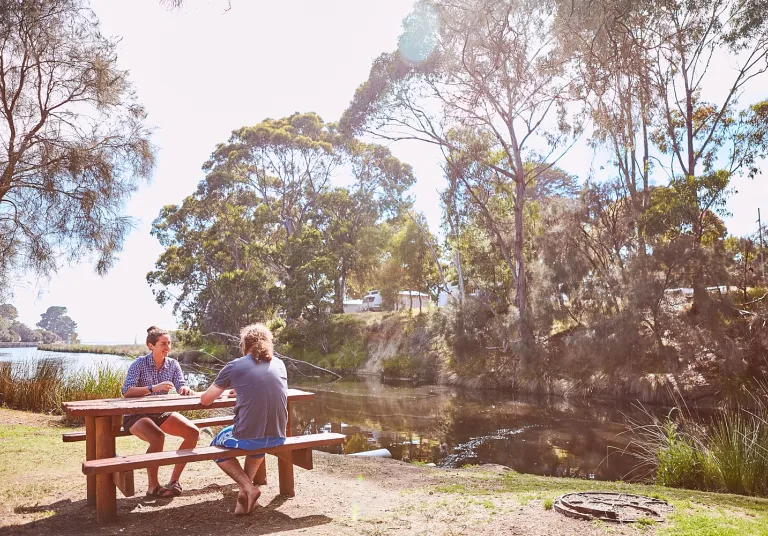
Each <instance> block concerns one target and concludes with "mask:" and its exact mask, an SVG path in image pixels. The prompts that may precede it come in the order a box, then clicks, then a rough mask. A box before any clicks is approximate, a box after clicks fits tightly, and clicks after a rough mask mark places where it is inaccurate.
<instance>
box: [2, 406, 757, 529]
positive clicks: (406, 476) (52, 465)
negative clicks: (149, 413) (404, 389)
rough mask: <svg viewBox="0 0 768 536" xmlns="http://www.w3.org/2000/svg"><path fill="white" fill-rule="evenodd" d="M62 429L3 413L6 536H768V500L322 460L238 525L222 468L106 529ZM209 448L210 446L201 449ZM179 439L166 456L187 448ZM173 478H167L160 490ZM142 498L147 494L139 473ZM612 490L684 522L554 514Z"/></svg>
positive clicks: (77, 452)
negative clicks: (569, 502) (554, 502)
mask: <svg viewBox="0 0 768 536" xmlns="http://www.w3.org/2000/svg"><path fill="white" fill-rule="evenodd" d="M62 431H63V429H62V428H60V427H59V426H58V423H57V421H55V420H52V418H51V417H45V416H41V415H37V414H31V413H25V412H18V411H12V410H6V409H0V497H1V498H2V500H0V532H5V533H8V534H21V535H27V534H29V535H33V534H34V535H37V534H40V535H42V534H69V533H74V532H76V533H78V534H82V535H86V534H100V535H101V534H109V535H112V534H114V535H120V534H130V533H136V534H139V533H141V534H144V533H147V534H161V533H163V532H165V531H167V530H170V529H169V527H174V529H177V530H178V532H180V533H181V532H183V533H184V534H186V535H187V536H195V535H198V534H199V535H202V534H217V533H223V532H241V533H259V534H262V533H264V534H266V533H267V532H269V533H281V534H282V533H294V532H295V533H305V534H319V535H326V536H331V535H333V536H338V535H346V534H350V535H352V534H355V535H369V536H373V535H382V534H434V535H435V536H448V535H453V536H455V535H458V534H473V535H489V536H490V535H495V534H526V535H532V536H535V535H539V536H544V535H549V536H551V535H560V534H579V535H580V536H583V535H586V536H602V535H606V534H614V535H619V534H623V535H627V536H630V535H631V536H640V535H645V536H654V535H658V536H671V535H677V536H694V535H695V536H768V500H763V499H755V498H749V497H741V496H735V495H725V494H715V493H705V492H699V491H688V490H679V489H671V488H665V487H660V486H640V485H629V484H622V483H608V482H595V481H582V480H574V479H564V478H548V477H539V476H533V475H521V474H518V473H514V472H512V471H507V470H504V469H502V468H499V467H498V466H480V467H475V468H466V469H461V470H456V469H451V470H443V469H437V468H429V467H422V466H415V465H413V464H406V463H403V462H398V461H394V460H384V459H365V458H350V457H343V456H336V455H326V454H322V453H318V454H316V455H315V469H314V470H313V471H304V470H301V469H297V470H296V492H297V493H296V497H295V498H293V499H291V500H290V501H285V499H284V498H283V499H281V498H280V497H279V495H278V486H277V471H276V469H277V468H276V463H275V461H274V458H273V457H267V461H268V480H269V482H270V483H269V485H267V486H263V487H262V499H261V500H260V503H261V504H262V505H263V506H264V507H262V508H259V509H258V510H257V511H256V512H255V513H254V514H253V515H252V516H249V517H247V518H244V519H238V518H234V517H233V516H232V515H231V514H232V509H233V508H234V502H235V493H234V487H233V485H232V484H231V483H230V482H229V481H228V479H227V477H226V476H225V475H224V474H223V473H222V472H221V471H220V470H219V469H218V468H217V467H216V466H215V464H213V463H194V464H190V465H189V466H188V467H187V469H186V471H185V473H184V475H183V480H184V489H185V493H184V495H182V497H179V498H177V499H174V500H173V501H162V502H161V501H156V502H153V503H151V504H149V505H148V504H145V502H146V501H145V500H144V499H142V498H140V497H134V498H123V497H119V498H118V508H119V514H120V516H121V518H120V520H119V521H118V522H117V523H114V524H111V525H106V526H98V525H96V524H95V522H94V517H95V516H94V511H93V509H91V508H89V507H88V506H87V505H86V504H85V500H84V498H85V478H84V477H83V475H82V473H81V471H80V463H81V462H82V460H83V456H84V453H83V449H82V447H81V446H80V445H74V444H68V443H62V441H61V432H62ZM207 441H210V438H208V437H207V436H204V437H203V438H201V444H202V443H205V442H207ZM177 443H178V442H177V441H176V439H171V438H169V439H168V441H167V442H166V445H165V448H166V450H168V449H172V448H175V447H176V446H177ZM117 448H118V451H119V452H120V453H121V454H132V453H138V452H142V451H143V450H144V449H145V448H146V444H145V443H142V442H141V441H139V440H138V439H136V438H134V437H126V438H120V439H118V443H117ZM169 473H170V468H163V469H161V480H163V478H167V476H168V474H169ZM135 478H136V491H137V493H138V494H139V495H141V494H142V493H143V491H144V487H145V486H146V477H145V474H144V472H143V471H137V472H136V474H135ZM594 489H603V490H613V491H619V492H625V493H639V494H645V495H654V496H657V497H661V498H664V499H667V500H668V501H670V502H671V503H672V504H673V505H674V507H675V510H674V513H673V514H672V515H671V516H670V517H669V518H668V520H667V521H666V522H664V523H662V524H659V525H651V526H634V527H633V526H620V525H608V524H605V523H589V522H582V521H577V520H571V519H568V518H565V517H563V516H561V515H559V514H557V513H555V512H553V511H551V510H547V509H546V508H547V506H548V505H549V504H550V500H551V499H552V498H554V497H556V496H558V495H561V494H563V493H567V492H572V491H583V490H594Z"/></svg>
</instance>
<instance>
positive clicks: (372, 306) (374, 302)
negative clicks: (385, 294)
mask: <svg viewBox="0 0 768 536" xmlns="http://www.w3.org/2000/svg"><path fill="white" fill-rule="evenodd" d="M382 303H383V301H382V299H381V293H380V292H379V291H378V290H369V291H368V294H366V295H365V297H364V298H363V305H362V307H361V308H360V311H381V306H382Z"/></svg>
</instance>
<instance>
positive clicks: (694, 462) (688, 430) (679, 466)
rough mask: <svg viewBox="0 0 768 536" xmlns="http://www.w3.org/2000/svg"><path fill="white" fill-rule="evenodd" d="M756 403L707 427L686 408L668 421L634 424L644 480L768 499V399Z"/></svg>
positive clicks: (636, 452)
mask: <svg viewBox="0 0 768 536" xmlns="http://www.w3.org/2000/svg"><path fill="white" fill-rule="evenodd" d="M766 394H768V393H766ZM756 401H757V404H756V405H754V406H753V407H750V408H744V407H728V408H725V409H722V410H719V411H718V412H717V413H716V414H715V416H714V417H713V418H712V419H711V421H710V422H709V424H708V425H706V426H704V425H701V424H698V423H697V421H696V420H695V419H693V417H692V416H691V414H690V413H689V412H688V410H687V408H685V407H682V406H678V407H677V408H675V409H673V410H672V411H671V412H670V413H669V414H668V415H667V416H666V417H665V418H663V419H659V418H657V417H654V416H652V415H651V414H650V413H648V412H646V415H647V417H648V419H647V421H648V422H644V423H641V422H638V421H632V422H630V424H629V428H630V432H631V433H632V435H633V440H632V447H633V448H632V449H631V450H630V453H631V454H632V455H634V456H635V457H636V458H637V459H638V460H639V463H638V466H637V467H636V471H638V473H637V474H638V476H641V477H642V476H646V477H647V476H652V477H654V479H655V481H656V482H657V483H658V484H661V485H665V486H670V487H680V488H689V489H700V490H707V491H722V492H730V493H737V494H740V495H759V496H768V398H762V397H759V398H756Z"/></svg>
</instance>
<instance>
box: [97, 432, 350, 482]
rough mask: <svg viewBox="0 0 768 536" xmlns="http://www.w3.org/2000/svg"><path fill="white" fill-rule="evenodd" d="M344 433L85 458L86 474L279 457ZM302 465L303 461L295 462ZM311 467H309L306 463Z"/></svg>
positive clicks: (330, 441) (339, 440)
mask: <svg viewBox="0 0 768 536" xmlns="http://www.w3.org/2000/svg"><path fill="white" fill-rule="evenodd" d="M344 439H345V436H344V434H331V433H323V434H310V435H300V436H291V437H286V438H285V443H283V444H282V445H280V446H278V447H270V448H264V449H257V450H245V449H228V448H226V447H197V448H194V449H186V450H167V451H163V452H151V453H147V454H133V455H130V456H115V457H114V458H104V459H101V460H90V461H86V462H83V473H84V474H86V475H100V474H105V473H119V472H123V471H131V470H134V469H146V468H147V467H160V466H163V465H175V464H177V463H190V462H199V461H204V460H220V459H224V458H236V457H238V456H252V455H254V454H274V455H275V456H277V457H281V456H280V455H281V454H283V453H287V452H292V451H297V450H310V451H311V450H312V449H314V448H318V447H325V446H329V445H341V444H342V443H344ZM294 465H298V466H299V467H303V466H302V465H301V464H298V463H295V464H294ZM304 468H305V469H311V468H312V467H311V465H310V467H304Z"/></svg>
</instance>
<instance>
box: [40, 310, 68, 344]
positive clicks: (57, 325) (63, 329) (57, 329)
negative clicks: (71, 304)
mask: <svg viewBox="0 0 768 536" xmlns="http://www.w3.org/2000/svg"><path fill="white" fill-rule="evenodd" d="M66 313H67V308H66V307H61V306H58V305H53V306H51V307H49V308H48V309H47V310H46V311H45V312H44V313H43V314H41V315H40V321H39V322H38V323H37V327H39V328H41V329H43V330H46V331H50V332H52V333H55V334H56V336H57V337H59V338H60V339H62V340H64V341H68V342H77V332H76V331H75V330H76V329H77V322H75V321H74V320H72V319H71V318H70V317H68V316H67V314H66Z"/></svg>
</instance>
